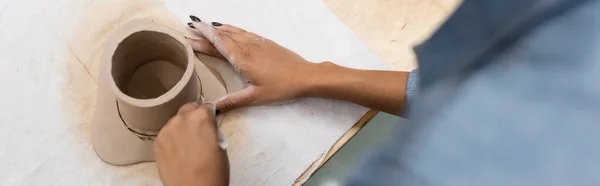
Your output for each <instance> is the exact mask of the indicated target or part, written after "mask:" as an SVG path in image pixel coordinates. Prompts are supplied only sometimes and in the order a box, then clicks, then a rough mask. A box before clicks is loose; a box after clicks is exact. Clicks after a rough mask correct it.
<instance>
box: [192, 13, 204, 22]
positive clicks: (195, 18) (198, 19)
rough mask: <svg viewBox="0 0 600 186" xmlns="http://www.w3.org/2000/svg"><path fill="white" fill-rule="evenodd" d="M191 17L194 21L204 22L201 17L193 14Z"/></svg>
mask: <svg viewBox="0 0 600 186" xmlns="http://www.w3.org/2000/svg"><path fill="white" fill-rule="evenodd" d="M190 19H192V21H194V22H202V21H201V20H200V18H198V17H196V16H193V15H190Z"/></svg>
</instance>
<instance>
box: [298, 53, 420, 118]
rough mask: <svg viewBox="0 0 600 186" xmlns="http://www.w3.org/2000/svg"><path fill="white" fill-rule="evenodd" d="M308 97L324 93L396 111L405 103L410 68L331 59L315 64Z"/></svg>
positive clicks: (370, 106)
mask: <svg viewBox="0 0 600 186" xmlns="http://www.w3.org/2000/svg"><path fill="white" fill-rule="evenodd" d="M314 74H315V75H314V76H312V77H313V78H310V79H309V80H308V81H309V82H308V83H307V84H308V88H307V90H306V92H305V94H303V96H305V97H323V98H330V99H338V100H344V101H349V102H352V103H356V104H359V105H362V106H365V107H369V108H372V109H375V110H379V111H383V112H387V113H390V114H394V115H400V114H402V111H403V109H404V107H405V105H406V94H405V93H406V80H407V79H408V74H409V73H408V72H399V71H379V70H358V69H351V68H346V67H342V66H338V65H335V64H333V63H330V62H324V63H318V64H315V68H314Z"/></svg>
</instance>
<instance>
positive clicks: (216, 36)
mask: <svg viewBox="0 0 600 186" xmlns="http://www.w3.org/2000/svg"><path fill="white" fill-rule="evenodd" d="M192 24H193V25H194V27H196V29H195V30H197V31H198V33H199V34H200V36H202V37H204V38H206V39H207V40H208V41H210V42H211V43H212V44H213V45H214V46H215V48H216V49H217V50H218V51H219V52H220V53H221V54H222V55H223V57H225V58H227V59H230V58H231V57H233V56H231V55H230V54H235V53H237V52H238V50H239V46H238V45H237V44H236V43H235V42H234V41H233V40H232V39H231V38H229V35H231V33H229V32H225V31H222V30H216V29H214V28H213V27H212V26H209V25H208V24H206V23H204V22H193V23H192Z"/></svg>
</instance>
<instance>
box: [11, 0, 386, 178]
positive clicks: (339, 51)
mask: <svg viewBox="0 0 600 186" xmlns="http://www.w3.org/2000/svg"><path fill="white" fill-rule="evenodd" d="M189 14H193V15H196V16H198V17H200V18H201V19H202V20H203V21H219V22H222V23H229V24H234V25H238V26H240V27H242V28H244V29H246V30H249V31H253V32H255V33H258V34H260V35H262V36H264V37H267V38H270V39H272V40H274V41H276V42H278V43H280V44H281V45H283V46H285V47H288V48H290V49H291V50H293V51H295V52H297V53H299V54H300V55H302V56H303V57H305V58H306V59H308V60H310V61H314V62H320V61H324V60H328V61H332V62H335V63H337V64H339V65H343V66H347V67H353V68H361V69H386V68H387V67H386V66H385V65H384V64H383V63H382V62H381V61H380V60H379V59H378V58H377V57H376V56H375V55H374V54H373V53H372V52H370V51H369V50H368V49H367V48H366V47H365V46H364V45H363V44H362V43H361V42H360V41H359V40H358V39H357V38H356V37H355V36H354V35H353V34H352V32H351V31H350V30H349V29H348V28H347V27H346V26H345V25H344V24H343V23H342V22H340V21H339V20H338V19H337V18H336V17H335V16H334V15H333V14H332V13H331V12H330V10H329V9H328V8H327V7H326V6H324V5H323V4H322V2H320V1H318V0H253V1H249V0H171V1H154V0H127V1H122V0H52V1H48V0H0V74H1V77H2V78H0V87H1V91H0V92H1V94H0V95H1V96H0V103H1V104H0V167H1V168H0V185H1V186H8V185H160V180H159V178H158V172H157V170H156V167H155V164H154V163H142V164H137V165H132V166H111V165H108V164H106V163H104V162H102V161H101V160H100V159H99V158H98V157H97V156H96V154H95V152H94V150H93V147H92V146H91V142H90V126H91V120H92V117H93V113H94V112H93V111H94V109H95V104H96V89H97V78H98V62H99V59H100V54H101V51H102V45H103V43H104V40H105V39H106V38H107V37H108V36H109V35H110V34H111V33H112V31H114V30H115V29H116V28H118V27H119V25H121V24H123V23H125V22H127V21H128V20H130V19H134V18H150V19H154V20H155V21H156V22H159V23H161V24H165V25H168V26H172V27H174V28H177V29H178V30H180V31H182V33H183V32H184V30H185V29H184V28H185V27H186V23H187V22H189V18H188V17H187V16H188V15H189ZM366 111H367V109H366V108H364V107H361V106H358V105H354V104H351V103H346V102H342V101H333V100H325V99H316V98H314V99H313V98H311V99H302V100H298V101H296V102H293V103H290V104H286V105H281V106H260V107H253V108H246V109H239V110H236V111H234V112H231V113H228V114H226V115H225V118H224V121H223V126H222V127H221V129H222V131H223V133H224V135H225V136H227V138H228V140H229V151H228V153H229V159H230V162H231V184H232V185H290V184H293V183H294V181H295V180H296V178H297V177H298V176H300V174H302V173H303V172H304V171H305V170H306V169H307V168H308V167H309V166H310V164H311V163H312V162H313V161H315V160H317V159H319V158H320V157H321V155H322V154H326V153H327V151H328V150H329V149H330V148H331V146H332V145H333V144H334V143H335V142H336V140H337V139H339V137H341V136H342V135H343V134H344V133H345V132H346V131H347V130H348V129H349V128H350V127H351V126H352V125H353V124H354V123H355V122H357V121H358V120H359V119H360V118H361V116H362V115H363V114H364V113H365V112H366Z"/></svg>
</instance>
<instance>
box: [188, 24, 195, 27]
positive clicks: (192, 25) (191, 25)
mask: <svg viewBox="0 0 600 186" xmlns="http://www.w3.org/2000/svg"><path fill="white" fill-rule="evenodd" d="M188 26H190V27H192V28H196V27H195V26H194V24H192V23H188Z"/></svg>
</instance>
